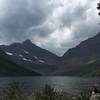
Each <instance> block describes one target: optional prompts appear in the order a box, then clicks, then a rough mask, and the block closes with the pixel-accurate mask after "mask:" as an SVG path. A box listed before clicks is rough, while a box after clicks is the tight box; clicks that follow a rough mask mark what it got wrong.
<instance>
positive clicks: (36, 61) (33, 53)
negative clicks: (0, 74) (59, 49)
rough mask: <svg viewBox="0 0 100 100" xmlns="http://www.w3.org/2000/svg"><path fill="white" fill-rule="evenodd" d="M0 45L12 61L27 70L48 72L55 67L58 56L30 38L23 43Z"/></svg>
mask: <svg viewBox="0 0 100 100" xmlns="http://www.w3.org/2000/svg"><path fill="white" fill-rule="evenodd" d="M0 47H1V48H2V49H3V50H4V52H5V53H6V54H7V55H8V56H9V57H10V58H11V60H12V62H14V63H16V64H17V65H19V66H23V67H24V68H27V69H29V70H32V71H34V70H35V71H36V72H40V73H42V74H49V73H50V72H51V71H52V70H54V69H56V68H55V66H56V59H58V57H57V56H56V55H55V54H53V53H51V52H49V51H48V50H45V49H42V48H40V47H38V46H36V45H35V44H33V43H32V42H31V41H30V40H26V41H24V42H23V43H13V44H11V45H1V46H0Z"/></svg>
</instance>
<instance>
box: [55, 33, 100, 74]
mask: <svg viewBox="0 0 100 100" xmlns="http://www.w3.org/2000/svg"><path fill="white" fill-rule="evenodd" d="M98 62H100V33H99V34H97V35H96V36H94V37H92V38H89V39H87V40H85V41H83V42H81V43H80V44H79V45H78V46H76V47H74V48H71V49H69V50H68V51H67V52H66V53H65V54H64V55H63V57H62V58H61V64H60V65H59V68H58V70H56V71H55V72H54V74H57V75H82V73H84V74H86V72H87V73H91V74H93V73H94V71H95V70H96V71H97V70H98V72H99V73H98V74H100V63H98ZM94 66H95V67H94ZM96 71H95V74H94V75H96Z"/></svg>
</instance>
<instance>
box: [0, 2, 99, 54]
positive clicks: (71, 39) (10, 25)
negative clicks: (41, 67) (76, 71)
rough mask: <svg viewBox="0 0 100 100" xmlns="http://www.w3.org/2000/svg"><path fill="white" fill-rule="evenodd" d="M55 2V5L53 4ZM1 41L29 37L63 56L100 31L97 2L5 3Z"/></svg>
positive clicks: (1, 23)
mask: <svg viewBox="0 0 100 100" xmlns="http://www.w3.org/2000/svg"><path fill="white" fill-rule="evenodd" d="M50 2H51V3H50ZM0 3H1V5H2V6H1V5H0V12H1V13H0V42H1V43H12V42H14V41H23V40H25V39H27V38H29V39H31V40H32V41H33V42H34V43H36V44H37V45H39V46H41V47H42V48H46V49H48V50H50V51H52V52H54V53H56V54H59V55H62V54H63V53H64V52H65V51H67V50H68V49H69V48H71V47H73V46H75V45H77V44H79V43H80V41H82V40H85V39H87V38H89V37H91V36H93V35H95V34H97V33H98V32H99V27H98V21H99V17H97V16H98V15H97V11H96V2H95V0H93V1H90V0H84V1H83V0H82V1H81V0H76V1H75V0H70V1H68V0H64V3H63V2H62V3H61V0H58V1H57V2H56V0H55V2H53V0H9V1H8V0H1V1H0Z"/></svg>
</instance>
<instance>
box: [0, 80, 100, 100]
mask: <svg viewBox="0 0 100 100" xmlns="http://www.w3.org/2000/svg"><path fill="white" fill-rule="evenodd" d="M0 100H90V92H89V91H84V92H81V93H80V95H77V96H73V95H71V94H67V93H65V92H58V91H56V90H55V89H54V88H52V87H51V86H49V85H45V86H44V88H43V89H42V90H40V91H37V92H35V93H32V94H30V95H26V94H25V93H24V90H23V86H22V85H20V84H19V83H18V82H15V81H12V82H10V83H9V84H8V88H7V89H6V91H5V95H3V96H1V98H0ZM96 100H100V99H96Z"/></svg>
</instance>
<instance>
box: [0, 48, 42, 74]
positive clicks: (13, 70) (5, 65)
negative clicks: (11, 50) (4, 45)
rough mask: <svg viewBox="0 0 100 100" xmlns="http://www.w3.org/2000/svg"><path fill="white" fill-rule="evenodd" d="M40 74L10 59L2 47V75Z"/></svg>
mask: <svg viewBox="0 0 100 100" xmlns="http://www.w3.org/2000/svg"><path fill="white" fill-rule="evenodd" d="M20 75H21V76H22V75H40V74H38V73H36V72H33V71H31V70H28V69H25V68H23V67H20V66H18V65H17V64H15V63H13V62H11V61H10V58H9V56H8V55H6V54H5V52H4V51H3V50H1V49H0V76H20Z"/></svg>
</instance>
